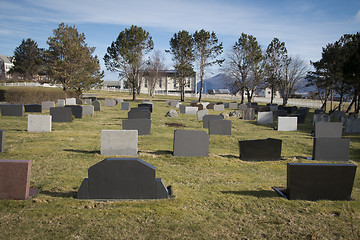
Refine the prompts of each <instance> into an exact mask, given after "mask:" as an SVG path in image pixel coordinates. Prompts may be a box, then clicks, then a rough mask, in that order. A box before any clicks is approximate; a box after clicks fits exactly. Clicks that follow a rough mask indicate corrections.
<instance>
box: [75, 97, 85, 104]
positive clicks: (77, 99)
mask: <svg viewBox="0 0 360 240" xmlns="http://www.w3.org/2000/svg"><path fill="white" fill-rule="evenodd" d="M76 104H77V105H83V104H84V103H83V100H81V99H80V98H76Z"/></svg>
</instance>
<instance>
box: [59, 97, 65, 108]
mask: <svg viewBox="0 0 360 240" xmlns="http://www.w3.org/2000/svg"><path fill="white" fill-rule="evenodd" d="M57 106H58V107H65V99H58V100H57Z"/></svg>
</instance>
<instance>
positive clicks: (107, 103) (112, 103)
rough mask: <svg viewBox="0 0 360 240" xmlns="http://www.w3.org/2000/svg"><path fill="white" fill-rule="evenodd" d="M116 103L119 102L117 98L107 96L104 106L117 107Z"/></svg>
mask: <svg viewBox="0 0 360 240" xmlns="http://www.w3.org/2000/svg"><path fill="white" fill-rule="evenodd" d="M116 104H117V101H116V99H112V98H105V101H104V106H105V107H115V106H116Z"/></svg>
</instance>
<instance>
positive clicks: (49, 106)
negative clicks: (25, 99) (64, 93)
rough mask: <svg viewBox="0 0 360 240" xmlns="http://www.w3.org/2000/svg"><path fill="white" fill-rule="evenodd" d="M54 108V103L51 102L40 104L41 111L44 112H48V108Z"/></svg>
mask: <svg viewBox="0 0 360 240" xmlns="http://www.w3.org/2000/svg"><path fill="white" fill-rule="evenodd" d="M52 107H55V102H53V101H44V102H42V103H41V109H42V110H43V111H44V110H50V108H52Z"/></svg>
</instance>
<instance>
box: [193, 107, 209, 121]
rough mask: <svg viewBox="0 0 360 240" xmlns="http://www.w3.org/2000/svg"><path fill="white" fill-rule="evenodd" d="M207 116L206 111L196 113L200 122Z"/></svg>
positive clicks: (207, 112) (207, 111)
mask: <svg viewBox="0 0 360 240" xmlns="http://www.w3.org/2000/svg"><path fill="white" fill-rule="evenodd" d="M208 114H209V110H207V109H202V110H198V111H197V112H196V117H197V120H199V121H202V120H203V117H204V116H205V115H208Z"/></svg>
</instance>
